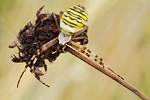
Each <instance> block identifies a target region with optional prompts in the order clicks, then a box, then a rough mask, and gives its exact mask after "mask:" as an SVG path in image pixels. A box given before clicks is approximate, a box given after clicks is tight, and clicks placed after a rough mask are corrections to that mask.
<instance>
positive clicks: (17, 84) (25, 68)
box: [17, 65, 28, 88]
mask: <svg viewBox="0 0 150 100" xmlns="http://www.w3.org/2000/svg"><path fill="white" fill-rule="evenodd" d="M27 67H28V65H26V66H25V68H24V70H23V72H22V73H21V75H20V77H19V80H18V82H17V88H18V87H19V83H20V81H21V78H22V76H23V74H24V73H25V72H26V69H27Z"/></svg>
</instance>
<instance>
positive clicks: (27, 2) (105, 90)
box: [0, 0, 150, 100]
mask: <svg viewBox="0 0 150 100" xmlns="http://www.w3.org/2000/svg"><path fill="white" fill-rule="evenodd" d="M75 4H81V5H83V6H85V7H86V9H87V11H88V14H89V20H88V23H87V25H88V26H89V31H88V36H89V44H87V45H86V46H87V47H88V48H90V49H91V50H92V51H94V52H95V53H97V54H98V55H99V56H101V57H103V58H104V60H105V62H107V63H108V64H109V65H110V66H111V67H112V68H113V69H114V70H115V71H116V72H117V73H119V74H120V75H121V76H122V77H123V78H124V79H125V80H126V81H127V82H129V83H130V84H132V85H133V86H135V87H136V88H137V89H139V90H141V91H142V92H143V93H145V94H146V95H147V96H149V97H150V0H0V100H141V99H140V98H139V97H137V96H136V95H134V94H133V93H132V92H130V91H129V90H127V89H126V88H124V87H123V86H121V85H120V84H118V83H116V82H115V81H113V80H112V79H110V78H108V77H107V76H105V75H104V74H102V73H100V72H99V71H97V70H95V69H94V68H92V67H91V66H89V65H88V64H86V63H84V62H83V61H81V60H79V59H78V58H76V57H74V56H72V55H71V54H69V53H65V54H62V55H60V56H59V57H58V59H57V60H56V61H55V62H54V63H53V64H49V63H48V62H47V65H48V71H47V73H46V74H45V75H44V77H42V80H43V81H44V82H45V83H47V84H49V85H50V86H51V87H50V88H47V87H45V86H44V85H42V84H41V83H40V82H38V81H37V80H36V79H35V78H34V77H33V76H32V74H31V73H30V72H29V69H28V70H27V71H26V73H25V74H24V76H23V78H22V80H21V83H20V86H19V88H17V87H16V83H17V81H18V79H19V76H20V74H21V72H22V71H23V69H24V66H25V64H24V63H22V64H20V63H19V64H17V63H13V62H12V61H11V55H12V54H17V52H18V50H17V48H15V49H9V48H8V45H9V43H10V42H11V41H13V40H14V39H16V36H17V34H18V32H19V31H20V29H22V28H23V27H24V26H25V25H26V24H27V23H28V22H29V21H31V22H34V21H35V20H36V15H35V14H36V12H37V10H38V9H39V8H40V7H41V6H43V5H45V8H44V9H43V10H42V12H43V13H45V12H49V13H51V12H55V13H59V11H65V10H66V9H68V8H69V7H71V6H72V5H75Z"/></svg>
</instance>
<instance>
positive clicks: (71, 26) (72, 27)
mask: <svg viewBox="0 0 150 100" xmlns="http://www.w3.org/2000/svg"><path fill="white" fill-rule="evenodd" d="M87 15H88V14H87V11H86V10H85V8H84V7H82V6H80V5H75V6H72V7H70V8H69V9H67V11H66V12H64V14H63V15H62V18H61V20H60V29H61V31H62V32H63V33H64V34H67V35H72V34H75V33H76V32H78V31H81V30H82V29H83V28H84V26H85V24H86V22H87V20H88V18H87Z"/></svg>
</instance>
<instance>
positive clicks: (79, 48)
mask: <svg viewBox="0 0 150 100" xmlns="http://www.w3.org/2000/svg"><path fill="white" fill-rule="evenodd" d="M67 45H69V46H71V47H73V48H75V49H76V50H77V51H79V52H80V53H82V54H84V55H85V56H87V57H91V56H92V57H93V60H94V61H95V62H97V63H99V64H100V65H102V66H103V68H107V69H108V70H109V71H111V72H112V73H114V74H115V75H117V76H118V77H120V78H121V79H122V80H124V79H123V78H122V77H121V76H120V75H118V74H117V73H116V72H115V71H114V70H113V69H111V68H110V67H109V66H108V65H106V64H104V63H103V62H102V61H103V59H102V58H100V57H98V55H96V54H95V53H93V52H92V51H91V50H90V49H87V48H86V47H84V46H82V45H79V44H77V43H75V42H74V41H69V42H68V44H67ZM105 65H106V66H105Z"/></svg>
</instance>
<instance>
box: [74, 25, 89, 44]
mask: <svg viewBox="0 0 150 100" xmlns="http://www.w3.org/2000/svg"><path fill="white" fill-rule="evenodd" d="M87 29H88V26H84V28H83V29H82V30H81V31H79V32H77V33H76V34H75V35H73V37H72V40H74V41H80V42H81V45H85V44H87V43H88V37H87V34H85V35H81V34H82V33H83V32H85V31H86V30H87Z"/></svg>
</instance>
